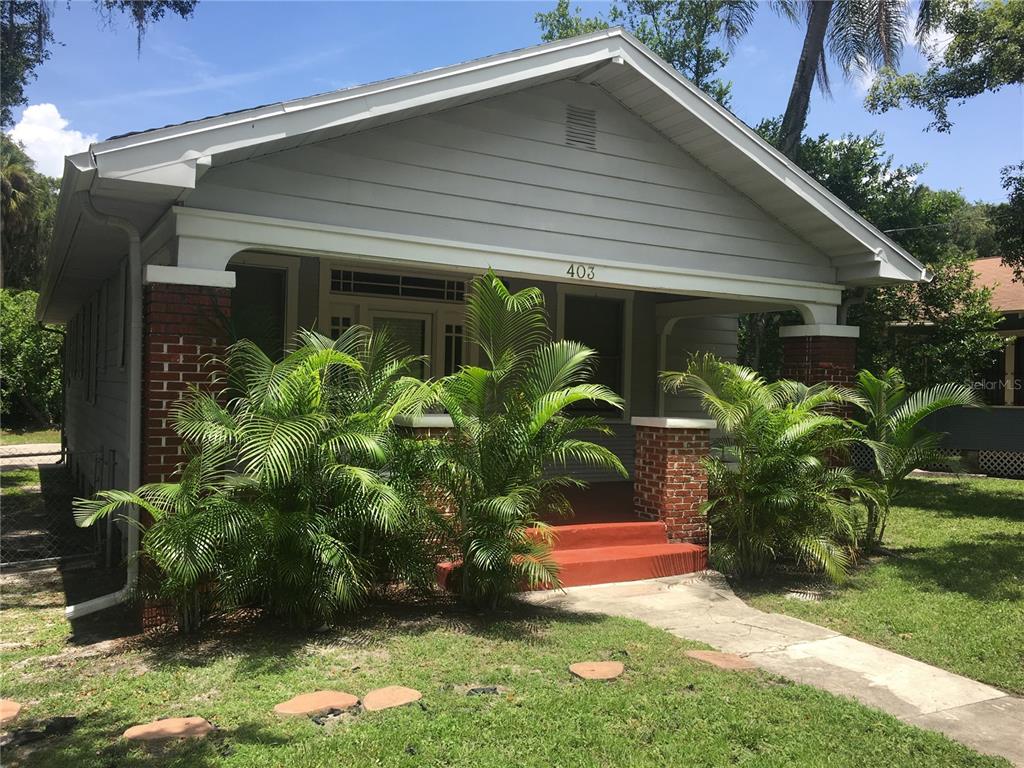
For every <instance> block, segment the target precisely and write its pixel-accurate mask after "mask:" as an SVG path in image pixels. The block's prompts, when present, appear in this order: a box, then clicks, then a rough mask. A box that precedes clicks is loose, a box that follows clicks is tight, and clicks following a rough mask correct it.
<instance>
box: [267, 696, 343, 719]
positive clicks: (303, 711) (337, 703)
mask: <svg viewBox="0 0 1024 768" xmlns="http://www.w3.org/2000/svg"><path fill="white" fill-rule="evenodd" d="M358 703H359V699H358V698H357V697H355V696H353V695H352V694H351V693H345V692H344V691H314V692H313V693H303V694H300V695H298V696H294V697H292V698H290V699H288V701H282V702H281V703H280V704H278V705H277V706H276V707H274V712H276V713H277V714H279V715H307V716H308V715H322V714H323V713H325V712H329V711H331V710H332V709H349V708H350V707H354V706H355V705H356V704H358Z"/></svg>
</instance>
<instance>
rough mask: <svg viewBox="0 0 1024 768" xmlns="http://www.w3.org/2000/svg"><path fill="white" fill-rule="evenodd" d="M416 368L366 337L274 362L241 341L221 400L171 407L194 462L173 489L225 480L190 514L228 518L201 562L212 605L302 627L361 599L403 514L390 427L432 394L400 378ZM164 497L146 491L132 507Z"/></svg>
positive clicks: (303, 340)
mask: <svg viewBox="0 0 1024 768" xmlns="http://www.w3.org/2000/svg"><path fill="white" fill-rule="evenodd" d="M413 360H414V359H413V358H403V357H401V356H399V355H397V354H396V352H395V349H394V346H393V345H392V344H390V342H389V341H388V340H387V339H386V338H385V337H383V336H381V335H380V334H373V333H371V332H370V331H368V330H367V329H365V328H361V327H357V328H353V329H349V330H348V331H347V332H346V333H345V334H343V335H342V337H341V338H339V339H337V340H331V339H328V338H326V337H324V336H321V335H319V334H317V333H315V332H313V331H301V332H300V333H299V335H298V337H297V344H296V346H295V348H294V349H293V350H292V351H290V352H289V353H287V354H286V355H285V356H284V357H283V358H282V359H281V360H280V361H277V362H275V361H273V360H271V359H270V358H268V357H267V356H266V354H264V353H263V351H262V350H261V349H260V348H259V347H258V346H257V345H256V344H254V343H253V342H251V341H249V340H245V339H243V340H241V341H239V342H237V343H235V344H233V345H232V346H231V347H230V348H229V349H228V352H227V355H226V357H225V359H224V360H223V361H222V363H223V371H224V373H223V380H222V383H223V384H224V391H223V392H221V393H218V395H216V396H215V395H212V394H208V393H201V392H196V393H194V394H193V395H192V397H190V398H188V399H186V400H185V401H183V402H182V403H181V404H180V405H179V406H178V407H177V408H176V410H175V413H174V425H175V429H176V431H177V432H178V434H179V435H181V437H182V438H183V439H184V440H185V441H187V442H188V443H189V444H191V445H193V446H195V448H196V449H197V450H198V451H199V456H198V457H197V458H196V459H194V460H193V461H192V462H191V463H190V464H189V465H188V466H187V467H186V469H185V470H184V475H183V481H182V482H184V478H186V477H188V476H189V473H190V472H191V471H192V469H193V466H196V465H197V462H198V463H199V464H198V466H206V465H208V464H211V463H216V466H219V467H223V466H230V467H231V468H232V471H231V472H228V473H225V474H224V475H223V476H221V475H218V476H217V482H216V485H215V487H213V488H210V489H207V490H206V491H204V492H202V493H200V494H198V496H197V497H196V501H195V504H194V505H193V506H192V507H190V509H191V514H192V515H193V516H195V517H196V518H197V519H198V520H199V521H200V522H197V525H200V524H205V523H204V522H203V521H205V520H207V519H208V518H216V519H219V516H222V515H225V514H226V515H229V516H230V519H231V520H230V522H231V525H230V526H227V527H225V526H224V525H218V526H217V527H216V528H217V530H221V529H223V530H230V532H231V535H224V536H219V537H213V538H211V539H210V542H209V546H208V547H207V548H205V549H203V550H202V551H203V552H206V553H208V554H206V555H204V558H206V559H204V560H203V563H202V564H203V569H202V572H203V576H204V578H205V577H207V576H209V578H210V579H211V581H215V584H216V589H217V597H218V598H219V600H220V601H221V603H223V604H225V605H242V604H253V605H258V606H261V607H263V608H265V609H267V610H268V611H269V612H270V613H271V614H273V615H275V616H278V617H280V618H283V619H286V620H288V621H290V622H297V623H303V624H307V623H312V622H323V621H327V620H330V619H332V618H333V617H335V616H336V615H338V614H339V613H340V612H342V611H345V610H349V609H352V608H353V607H355V606H357V605H359V604H360V603H361V601H362V600H363V599H364V598H365V596H366V594H367V592H368V590H369V588H370V585H371V584H372V583H373V582H374V580H375V578H376V577H378V576H379V564H380V563H379V560H378V559H377V557H376V555H377V551H378V550H379V548H380V542H382V541H388V540H389V539H390V538H391V537H393V536H395V535H397V534H398V533H399V532H400V531H402V529H403V527H404V526H405V524H406V520H407V515H408V514H409V511H408V508H407V504H405V503H404V501H403V499H402V498H401V497H400V495H399V494H398V493H397V492H396V491H395V489H394V488H393V487H392V485H391V484H390V483H389V482H388V481H387V478H386V477H385V472H386V466H387V459H388V455H389V444H390V441H391V440H392V439H393V436H392V435H391V432H390V426H391V421H392V419H393V418H394V417H395V416H396V415H397V414H399V413H402V412H415V411H416V410H417V409H420V408H422V407H423V405H424V404H425V403H426V402H428V401H429V399H430V396H431V390H430V387H429V386H427V385H425V384H423V383H422V382H419V381H417V380H415V379H412V378H410V377H406V376H404V375H402V373H401V372H402V371H403V370H404V369H405V368H406V367H408V365H409V364H410V363H411V362H413ZM215 457H216V458H217V461H216V462H214V458H215ZM114 493H116V492H114ZM170 493H171V492H170V491H168V490H166V488H164V487H163V486H152V487H150V486H146V487H144V488H141V489H139V491H138V492H137V493H136V494H134V496H133V498H138V499H142V500H148V499H149V498H150V497H153V498H156V499H157V500H162V499H165V498H167V497H168V494H170ZM125 503H135V502H127V501H126V502H125ZM90 504H94V503H89V502H84V503H80V508H81V509H82V510H83V511H84V510H87V509H91V510H92V512H93V514H92V515H91V517H90V520H91V519H95V518H96V517H97V516H100V515H102V514H109V513H110V512H112V511H114V507H112V506H109V505H108V506H107V507H102V508H100V507H95V506H92V507H90ZM181 517H182V515H181V512H180V509H179V508H177V507H174V506H167V507H166V508H165V509H163V510H162V515H161V519H163V520H165V521H166V523H165V525H167V526H172V525H176V524H178V523H179V522H180V520H179V518H181ZM146 535H147V537H149V538H151V539H152V537H153V536H154V535H155V534H152V533H150V532H149V531H147V534H146ZM180 543H181V542H180V541H179V540H168V541H167V542H166V550H167V552H166V557H165V558H164V559H165V560H166V559H168V558H170V559H172V560H173V559H174V558H178V559H182V558H184V557H185V555H184V554H183V553H181V552H175V551H174V550H175V547H177V546H178V545H179V544H180ZM154 559H155V560H156V559H157V558H154ZM161 562H162V561H161V560H157V565H158V566H159V567H160V569H161V571H162V572H164V573H166V571H165V569H164V567H163V565H162V564H161ZM211 569H212V573H211V572H210V571H211Z"/></svg>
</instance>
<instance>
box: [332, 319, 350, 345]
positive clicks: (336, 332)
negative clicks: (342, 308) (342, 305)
mask: <svg viewBox="0 0 1024 768" xmlns="http://www.w3.org/2000/svg"><path fill="white" fill-rule="evenodd" d="M351 327H352V318H351V317H348V316H347V315H331V338H332V339H335V340H336V339H338V338H340V337H341V334H342V333H344V332H345V330H346V329H348V328H351Z"/></svg>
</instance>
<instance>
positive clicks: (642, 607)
mask: <svg viewBox="0 0 1024 768" xmlns="http://www.w3.org/2000/svg"><path fill="white" fill-rule="evenodd" d="M521 599H522V600H524V601H526V602H529V603H532V604H534V605H544V606H548V607H551V608H556V609H563V610H568V611H577V612H592V613H605V614H609V615H613V616H625V617H628V618H634V619H639V620H640V621H643V622H645V623H647V624H650V625H651V626H654V627H659V628H661V629H665V630H667V631H668V632H671V633H672V634H674V635H676V636H678V637H683V638H686V639H689V640H697V641H699V642H703V643H707V644H708V645H711V646H713V647H715V648H718V649H720V650H722V651H727V652H729V653H735V654H738V655H740V656H743V657H745V658H747V659H748V660H750V661H751V662H753V663H754V664H756V665H757V666H759V667H761V668H762V669H765V670H767V671H769V672H773V673H775V674H778V675H782V676H784V677H787V678H790V679H791V680H795V681H797V682H800V683H806V684H807V685H813V686H815V687H817V688H821V689H823V690H826V691H829V692H830V693H834V694H837V695H840V696H848V697H850V698H853V699H856V700H858V701H860V702H861V703H863V704H866V705H868V706H871V707H875V708H876V709H880V710H883V711H885V712H888V713H889V714H891V715H894V716H895V717H897V718H899V719H900V720H903V721H904V722H907V723H910V724H912V725H916V726H918V727H920V728H925V729H928V730H933V731H939V732H941V733H944V734H945V735H946V736H948V737H950V738H952V739H956V740H957V741H960V742H962V743H964V744H966V745H968V746H970V747H973V748H974V749H976V750H978V751H979V752H984V753H987V754H992V755H998V756H1001V757H1004V758H1006V759H1008V760H1009V761H1010V762H1012V763H1014V764H1015V765H1018V766H1024V699H1021V698H1018V697H1015V696H1010V695H1008V694H1006V693H1004V692H1003V691H1000V690H998V689H996V688H993V687H991V686H988V685H984V684H982V683H979V682H977V681H975V680H970V679H968V678H966V677H962V676H960V675H956V674H953V673H952V672H947V671H945V670H943V669H939V668H938V667H933V666H930V665H928V664H924V663H922V662H920V661H916V660H914V659H910V658H907V657H906V656H901V655H899V654H896V653H893V652H891V651H887V650H884V649H882V648H878V647H876V646H873V645H869V644H868V643H864V642H861V641H859V640H854V639H853V638H851V637H847V636H845V635H841V634H839V633H838V632H834V631H832V630H830V629H826V628H824V627H819V626H817V625H816V624H810V623H808V622H805V621H801V620H800V619H795V618H792V617H790V616H784V615H782V614H776V613H765V612H763V611H760V610H757V609H756V608H752V607H751V606H749V605H747V604H746V603H744V602H743V601H742V600H740V599H739V598H738V597H737V596H736V595H735V594H734V593H733V591H732V589H731V588H730V587H729V584H728V582H727V581H726V580H725V578H724V577H722V576H721V575H720V574H717V573H714V572H711V571H705V572H704V573H701V574H687V575H684V576H672V577H668V578H661V579H651V580H648V581H633V582H628V583H617V584H597V585H593V586H584V587H571V588H568V589H565V590H550V591H546V592H530V593H524V594H522V595H521Z"/></svg>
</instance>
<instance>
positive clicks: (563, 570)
mask: <svg viewBox="0 0 1024 768" xmlns="http://www.w3.org/2000/svg"><path fill="white" fill-rule="evenodd" d="M551 556H552V558H554V560H555V562H557V563H558V565H559V566H560V571H559V578H560V580H561V582H562V586H563V587H580V586H584V585H587V584H609V583H612V582H616V581H639V580H640V579H657V578H662V577H664V576H679V575H681V574H684V573H695V572H697V571H703V570H704V569H706V568H707V562H708V554H707V549H706V548H705V547H702V546H699V545H697V544H666V543H662V544H639V545H632V546H619V547H592V548H588V549H556V550H555V551H554V552H552V553H551Z"/></svg>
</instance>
